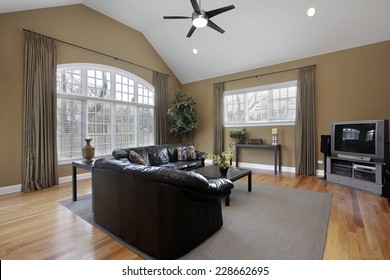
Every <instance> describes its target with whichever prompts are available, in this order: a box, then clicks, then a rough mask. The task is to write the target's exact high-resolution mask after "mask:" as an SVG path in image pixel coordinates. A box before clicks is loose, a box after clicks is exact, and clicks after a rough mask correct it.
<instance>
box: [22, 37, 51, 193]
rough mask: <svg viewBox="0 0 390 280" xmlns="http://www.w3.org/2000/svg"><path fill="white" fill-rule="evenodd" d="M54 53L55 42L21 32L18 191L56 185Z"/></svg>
mask: <svg viewBox="0 0 390 280" xmlns="http://www.w3.org/2000/svg"><path fill="white" fill-rule="evenodd" d="M56 68H57V50H56V44H55V41H54V40H52V39H50V38H47V37H45V36H42V35H39V34H35V33H31V32H25V45H24V85H23V132H22V143H23V152H22V153H23V155H22V191H24V192H28V191H34V190H39V189H43V188H47V187H50V186H53V185H57V184H58V166H57V146H56V142H57V135H56V132H57V131H56V129H57V124H56V123H57V115H56V111H57V95H56Z"/></svg>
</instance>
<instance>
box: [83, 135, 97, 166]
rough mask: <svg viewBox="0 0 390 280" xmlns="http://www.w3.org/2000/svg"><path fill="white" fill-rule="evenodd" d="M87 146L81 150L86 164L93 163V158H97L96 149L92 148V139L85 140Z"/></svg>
mask: <svg viewBox="0 0 390 280" xmlns="http://www.w3.org/2000/svg"><path fill="white" fill-rule="evenodd" d="M84 140H85V142H87V144H86V145H85V146H84V147H83V148H82V149H81V152H82V155H83V159H84V161H85V162H91V161H92V158H93V157H94V156H95V148H94V147H92V145H91V141H92V139H84Z"/></svg>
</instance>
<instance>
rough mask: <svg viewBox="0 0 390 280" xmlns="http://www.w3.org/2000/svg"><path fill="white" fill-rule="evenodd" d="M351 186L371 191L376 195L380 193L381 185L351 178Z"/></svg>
mask: <svg viewBox="0 0 390 280" xmlns="http://www.w3.org/2000/svg"><path fill="white" fill-rule="evenodd" d="M351 186H352V187H354V188H357V189H360V190H364V191H367V192H372V193H374V194H377V195H382V185H379V184H376V183H372V182H368V181H363V180H359V179H351Z"/></svg>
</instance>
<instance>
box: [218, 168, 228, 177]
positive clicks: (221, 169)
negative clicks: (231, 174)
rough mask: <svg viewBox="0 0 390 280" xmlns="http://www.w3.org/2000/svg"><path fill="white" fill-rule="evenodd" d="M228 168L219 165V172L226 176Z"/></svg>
mask: <svg viewBox="0 0 390 280" xmlns="http://www.w3.org/2000/svg"><path fill="white" fill-rule="evenodd" d="M228 170H229V168H224V167H219V172H220V173H221V175H222V176H226V175H227V172H228Z"/></svg>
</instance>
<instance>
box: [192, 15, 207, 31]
mask: <svg viewBox="0 0 390 280" xmlns="http://www.w3.org/2000/svg"><path fill="white" fill-rule="evenodd" d="M207 22H208V20H207V16H206V15H204V14H195V13H194V14H193V15H192V25H193V26H195V27H196V28H202V27H205V26H206V25H207Z"/></svg>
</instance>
